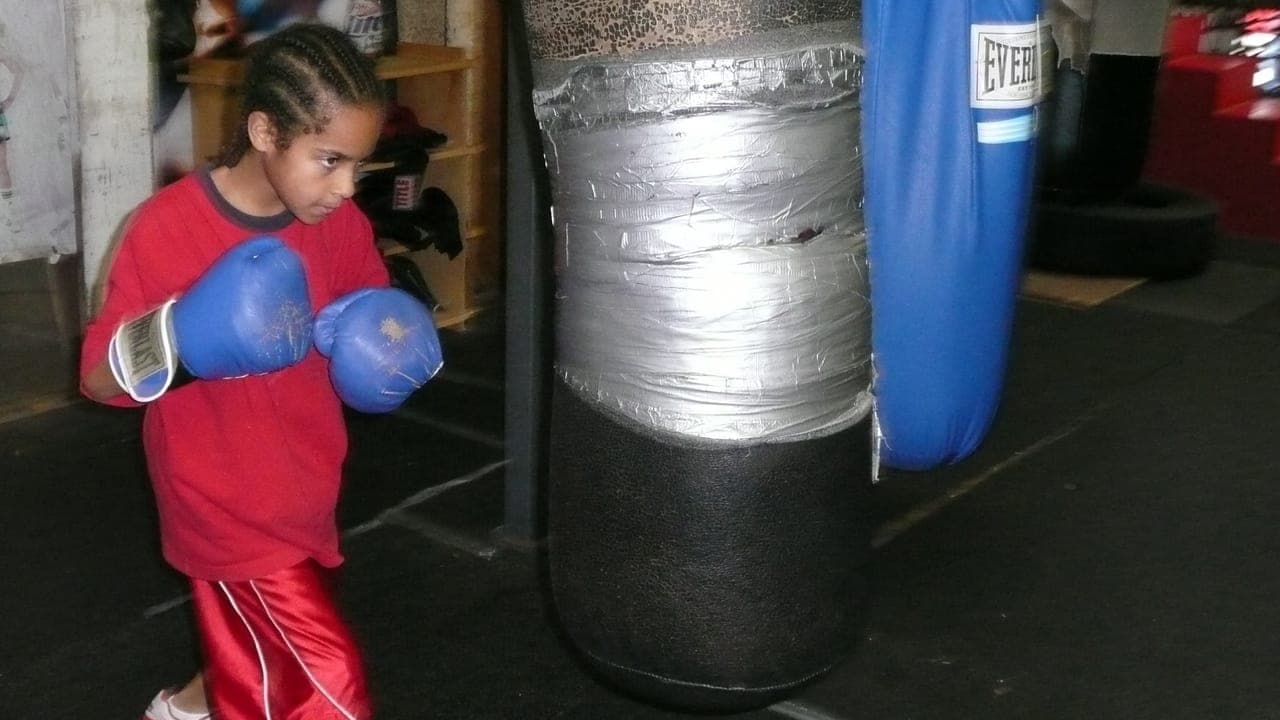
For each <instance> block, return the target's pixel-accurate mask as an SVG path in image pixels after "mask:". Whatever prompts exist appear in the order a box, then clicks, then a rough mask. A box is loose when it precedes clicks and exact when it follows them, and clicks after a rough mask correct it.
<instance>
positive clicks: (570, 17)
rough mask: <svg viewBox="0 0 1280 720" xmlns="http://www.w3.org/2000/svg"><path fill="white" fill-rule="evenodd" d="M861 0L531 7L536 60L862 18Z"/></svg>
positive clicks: (635, 1) (611, 1) (528, 21)
mask: <svg viewBox="0 0 1280 720" xmlns="http://www.w3.org/2000/svg"><path fill="white" fill-rule="evenodd" d="M858 7H859V3H858V0H524V17H525V25H526V27H527V28H528V31H529V52H530V54H531V55H532V56H533V58H534V59H535V60H551V59H569V58H575V57H584V56H592V55H630V54H632V53H636V52H640V51H642V50H651V49H653V48H659V47H672V46H676V47H680V46H689V45H705V44H708V43H714V42H720V41H723V40H731V39H733V38H738V37H743V36H746V35H754V34H756V33H760V32H764V31H767V30H777V29H781V28H788V27H795V26H798V25H811V24H814V23H821V22H828V21H832V20H846V19H850V18H853V17H855V15H856V14H857V11H858Z"/></svg>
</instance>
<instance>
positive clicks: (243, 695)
mask: <svg viewBox="0 0 1280 720" xmlns="http://www.w3.org/2000/svg"><path fill="white" fill-rule="evenodd" d="M191 585H192V603H193V605H194V606H195V614H196V622H197V624H198V626H199V628H200V636H201V641H202V643H203V646H204V657H205V688H206V692H207V693H208V696H209V702H210V703H211V704H212V707H213V710H214V717H216V718H218V720H367V719H368V718H369V717H370V716H371V709H370V702H369V694H368V690H367V688H366V685H365V677H364V668H363V664H362V662H361V660H360V651H359V648H358V647H357V646H356V642H355V638H354V637H353V636H352V634H351V631H350V630H349V629H348V628H347V625H346V623H344V622H343V621H342V619H341V618H340V617H339V616H338V611H337V608H336V606H335V605H334V600H333V590H332V588H331V585H330V578H329V571H327V570H325V569H324V568H322V567H320V566H319V565H318V564H316V563H315V562H314V561H311V560H307V561H304V562H302V563H299V564H297V565H294V566H293V567H291V568H287V569H285V570H281V571H279V572H276V573H272V574H270V575H268V576H266V577H262V578H255V579H253V580H245V581H243V582H208V581H204V580H194V579H193V580H192V581H191Z"/></svg>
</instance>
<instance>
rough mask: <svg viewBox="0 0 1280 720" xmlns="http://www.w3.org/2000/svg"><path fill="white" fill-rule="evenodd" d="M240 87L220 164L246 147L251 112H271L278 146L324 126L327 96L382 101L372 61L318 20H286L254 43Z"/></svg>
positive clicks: (357, 101) (361, 101)
mask: <svg viewBox="0 0 1280 720" xmlns="http://www.w3.org/2000/svg"><path fill="white" fill-rule="evenodd" d="M241 92H242V93H243V95H242V99H241V101H240V122H239V125H238V127H237V128H236V131H235V134H234V135H232V137H231V139H230V141H229V142H228V143H227V144H226V145H225V146H224V147H223V148H222V151H221V153H220V154H219V157H218V164H219V165H226V166H228V167H230V166H232V165H235V164H236V163H238V162H240V160H241V158H243V157H244V155H245V153H247V152H248V151H249V147H250V143H249V132H248V127H247V125H248V120H249V114H250V113H253V112H256V111H261V112H264V113H266V114H267V115H268V116H270V117H271V120H272V122H273V123H274V124H275V128H276V132H277V136H276V143H277V147H279V148H281V149H284V148H287V147H288V146H289V143H290V142H292V141H293V139H294V138H296V137H298V136H299V135H302V134H305V133H318V132H323V131H324V128H325V126H326V125H328V123H329V120H330V118H329V117H328V116H327V115H326V114H325V111H326V110H327V109H328V108H329V107H330V106H329V103H330V102H334V101H336V102H337V103H339V104H341V105H369V106H372V107H378V108H381V107H382V106H383V105H384V104H385V103H386V89H385V88H384V86H383V84H382V81H381V80H379V79H378V76H377V75H376V74H375V73H374V69H373V62H372V61H370V60H369V59H368V58H367V57H365V56H364V55H362V54H361V53H360V51H359V50H357V49H356V46H355V45H354V44H352V42H351V40H350V39H348V38H347V36H346V35H344V34H343V33H342V32H341V31H340V30H337V29H336V28H332V27H329V26H328V25H321V24H318V23H296V24H294V25H289V26H288V27H285V28H284V29H282V30H280V31H278V32H276V33H275V34H273V35H271V36H269V37H267V38H265V39H263V40H260V41H258V42H257V43H255V44H254V45H253V47H252V48H250V54H249V58H248V61H247V63H246V66H245V75H244V83H243V84H242V85H241Z"/></svg>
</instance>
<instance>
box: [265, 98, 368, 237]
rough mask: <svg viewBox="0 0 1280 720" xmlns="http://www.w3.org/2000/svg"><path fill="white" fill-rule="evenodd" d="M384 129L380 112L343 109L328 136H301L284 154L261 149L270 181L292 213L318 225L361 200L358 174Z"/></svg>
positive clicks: (271, 146)
mask: <svg viewBox="0 0 1280 720" xmlns="http://www.w3.org/2000/svg"><path fill="white" fill-rule="evenodd" d="M381 129H382V112H381V110H379V109H378V108H373V107H369V106H364V105H360V106H341V107H339V108H338V109H337V110H335V111H334V112H333V113H332V117H331V119H330V121H329V124H328V125H327V126H326V127H325V129H324V131H323V132H320V133H305V134H302V135H299V136H297V137H295V138H294V139H293V142H291V143H290V144H289V147H287V148H285V149H283V150H282V149H280V148H278V147H276V146H275V145H274V144H269V145H267V147H266V148H259V149H260V150H261V151H262V153H263V168H264V170H265V172H266V175H267V181H268V182H270V183H271V187H272V188H273V189H274V190H275V192H276V195H277V196H279V198H280V201H281V202H282V203H284V206H285V208H287V209H288V210H289V212H291V213H293V214H294V216H295V217H297V218H298V219H299V220H301V221H302V222H304V223H307V224H308V225H314V224H315V223H318V222H320V221H321V220H323V219H325V217H327V216H328V215H329V213H331V212H333V211H334V210H336V209H337V207H338V205H340V204H341V203H342V201H343V200H345V199H347V198H349V197H351V196H352V195H353V194H355V191H356V170H357V168H358V167H359V164H360V162H361V161H363V160H364V159H365V158H366V157H368V156H369V154H370V153H372V152H373V148H374V145H376V144H377V142H378V133H379V131H380V130H381Z"/></svg>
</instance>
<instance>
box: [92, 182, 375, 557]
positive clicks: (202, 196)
mask: <svg viewBox="0 0 1280 720" xmlns="http://www.w3.org/2000/svg"><path fill="white" fill-rule="evenodd" d="M265 234H270V235H275V236H276V237H279V238H280V239H281V240H283V241H284V242H285V244H286V245H288V246H289V247H290V248H292V249H294V250H295V251H297V253H298V255H300V256H301V258H302V264H303V267H304V268H305V270H306V276H307V284H308V286H309V290H310V295H311V304H312V309H313V310H314V311H319V310H320V308H322V307H324V306H325V305H326V304H328V303H329V302H330V301H332V300H334V299H335V298H337V297H338V296H340V295H343V294H345V293H347V292H350V291H352V290H356V289H358V288H362V287H371V286H386V285H387V271H386V268H385V267H384V265H383V263H382V258H381V256H380V254H379V253H378V251H377V249H376V247H375V246H374V241H373V231H372V230H371V229H370V226H369V221H368V220H367V219H366V218H365V216H364V215H363V214H362V213H361V212H360V210H359V209H358V208H357V207H356V206H355V204H354V203H353V202H351V201H350V200H347V201H345V202H343V203H342V205H341V207H339V208H338V209H337V210H335V211H334V212H333V213H332V214H331V215H330V216H329V217H327V218H325V220H324V221H323V222H321V223H319V224H317V225H305V224H303V223H301V222H298V221H297V220H296V219H295V218H294V217H293V216H292V215H291V214H289V213H288V212H285V213H282V214H280V215H277V216H274V217H267V218H263V217H254V216H250V215H246V214H244V213H242V212H240V211H239V210H236V209H235V208H234V207H232V206H231V205H230V204H229V203H227V201H226V200H225V199H223V198H222V196H221V195H220V194H219V193H218V191H217V189H216V188H215V186H214V184H213V181H212V179H211V178H210V177H209V170H208V169H205V170H201V171H196V172H193V173H191V174H189V175H187V176H186V177H184V178H183V179H181V180H179V181H177V182H175V183H173V184H171V185H169V186H167V187H165V188H164V189H162V190H160V191H159V192H158V193H156V194H155V195H154V196H153V197H151V198H150V199H149V200H147V201H146V202H144V203H143V204H142V205H141V206H140V207H139V208H138V210H137V211H136V212H135V213H134V215H133V217H132V218H131V219H130V221H129V225H128V228H127V230H126V232H125V234H124V237H123V238H122V240H121V242H120V245H119V247H118V249H117V250H116V255H115V258H114V260H113V261H112V264H111V269H110V272H109V274H108V277H107V285H106V296H105V298H104V302H103V307H102V310H101V312H100V313H99V314H98V316H97V317H96V318H94V320H93V321H92V322H91V323H89V326H88V328H87V329H86V331H85V338H84V346H83V351H82V354H81V376H82V377H83V375H84V373H86V372H87V371H88V370H90V369H91V368H93V367H95V366H97V365H98V364H99V363H100V362H101V361H102V359H103V357H104V356H105V355H106V348H107V343H108V341H109V340H110V338H111V335H112V333H114V332H115V329H116V328H117V327H118V326H119V325H120V323H121V322H123V321H126V320H131V319H133V318H135V317H137V316H139V315H141V314H142V313H143V312H145V311H147V310H149V309H151V308H153V307H155V306H157V305H159V304H161V303H163V302H164V301H165V300H167V299H169V298H171V297H175V296H178V295H181V294H182V292H183V291H184V290H185V289H187V288H188V287H190V286H191V284H192V283H193V282H195V280H196V279H198V278H199V277H200V275H201V274H203V273H204V271H205V270H206V269H207V268H208V267H209V266H210V265H211V264H212V263H213V261H214V260H215V259H217V257H218V256H219V255H221V254H222V253H223V252H224V251H225V250H227V249H228V248H230V247H232V246H234V245H237V244H239V243H240V242H242V241H244V240H246V239H248V238H251V237H254V236H257V235H265ZM109 404H112V405H119V406H131V405H136V404H137V403H135V402H134V401H133V400H132V399H131V398H130V397H129V396H128V395H121V396H119V397H118V398H112V400H111V401H109ZM142 440H143V446H144V448H145V449H146V454H147V468H148V470H149V472H150V475H151V483H152V486H153V487H154V489H155V496H156V506H157V508H158V510H159V514H160V540H161V546H162V548H163V551H164V557H165V559H166V560H168V561H169V563H170V564H172V565H173V566H174V567H175V568H177V569H178V570H179V571H181V572H183V573H185V574H186V575H188V576H191V577H196V578H201V579H205V580H247V579H251V578H255V577H261V576H263V575H266V574H268V573H271V572H273V571H275V570H280V569H282V568H286V567H289V566H291V565H294V564H295V563H297V562H300V561H302V560H304V559H306V558H314V559H315V560H316V561H317V562H319V563H321V564H322V565H326V566H329V567H332V566H335V565H338V564H339V563H341V562H342V555H341V554H340V553H339V551H338V530H337V524H336V521H335V518H334V511H335V507H336V505H337V500H338V488H339V485H340V478H341V469H342V462H343V460H344V458H345V456H346V452H347V434H346V425H345V423H344V422H343V418H342V405H341V401H340V400H339V399H338V397H337V395H335V394H334V391H333V387H332V385H331V384H330V382H329V377H328V361H327V360H326V359H325V358H324V357H323V356H321V355H320V354H319V353H317V352H316V351H315V349H314V348H313V349H312V350H311V352H310V353H308V354H307V356H306V358H304V359H303V360H302V362H300V363H298V364H297V365H294V366H292V367H289V368H286V369H284V370H280V371H279V372H274V373H268V374H266V375H257V376H251V377H245V378H239V379H234V380H198V381H196V382H193V383H189V384H187V385H184V386H182V387H179V388H175V389H173V390H171V391H169V392H167V393H165V394H164V395H163V396H162V397H160V398H159V399H158V400H156V401H154V402H152V403H150V404H149V405H148V406H147V408H146V417H145V419H144V421H143V430H142Z"/></svg>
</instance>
